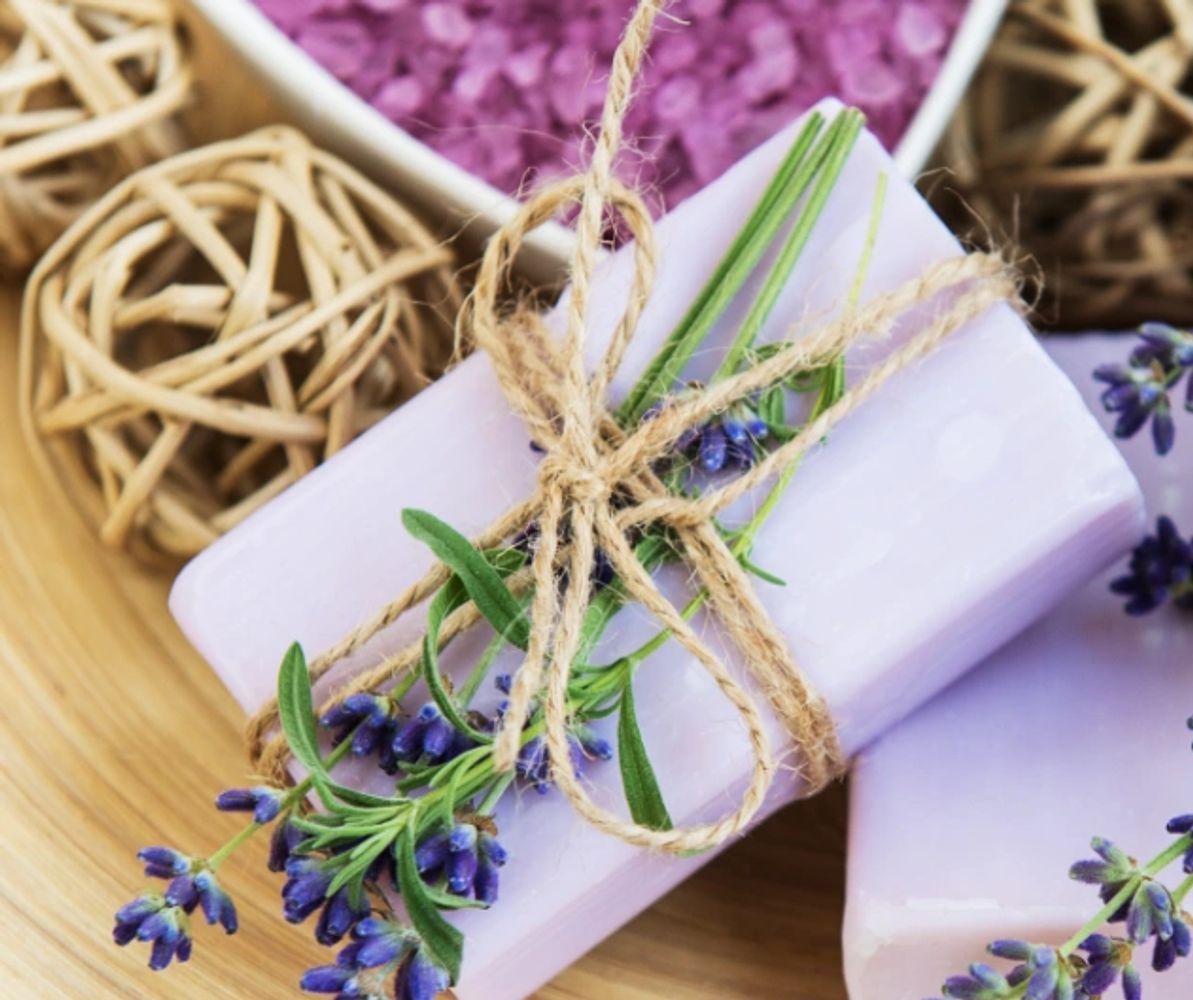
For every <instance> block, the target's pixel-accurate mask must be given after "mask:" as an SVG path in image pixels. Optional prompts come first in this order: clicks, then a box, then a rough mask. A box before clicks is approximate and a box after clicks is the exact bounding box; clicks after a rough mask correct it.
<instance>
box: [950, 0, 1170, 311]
mask: <svg viewBox="0 0 1193 1000" xmlns="http://www.w3.org/2000/svg"><path fill="white" fill-rule="evenodd" d="M1191 74H1193V3H1189V2H1188V0H1180V2H1173V0H1018V2H1016V3H1014V4H1012V6H1011V8H1010V12H1009V14H1008V17H1007V20H1006V22H1005V23H1004V25H1003V28H1002V30H1001V32H1000V34H999V36H998V38H997V40H996V42H995V44H994V46H993V48H992V49H991V51H990V53H989V56H988V58H987V59H986V62H985V65H984V66H983V68H982V70H981V72H980V73H979V74H978V77H977V78H976V80H975V82H974V85H973V86H972V87H971V89H970V91H969V94H968V96H967V98H966V100H965V102H964V105H963V107H962V109H961V111H960V113H959V115H958V116H957V119H956V121H955V122H954V126H953V128H952V130H951V133H950V136H949V138H948V140H947V142H946V145H945V147H944V163H945V165H946V166H947V167H949V168H951V169H950V171H948V173H947V174H946V177H947V180H946V183H945V184H944V185H942V186H941V190H942V192H943V191H947V189H948V188H949V187H959V188H960V193H961V194H962V195H963V201H964V204H963V205H959V203H958V200H957V199H956V198H953V197H945V196H942V197H941V198H940V199H939V200H938V204H939V206H940V207H941V209H942V211H943V212H944V213H945V214H946V215H949V216H950V218H951V220H952V221H953V222H954V223H955V224H957V225H964V224H965V222H966V221H968V222H971V223H972V219H973V215H972V213H973V212H976V214H977V215H978V217H979V218H981V219H983V220H984V222H985V223H986V224H987V225H990V226H993V227H996V228H997V230H998V233H997V235H998V236H1000V237H1009V238H1010V239H1012V240H1017V241H1018V242H1019V243H1020V244H1021V245H1022V246H1023V247H1024V249H1025V250H1027V251H1028V252H1029V253H1030V254H1031V255H1032V256H1034V257H1035V258H1036V259H1037V261H1038V263H1039V264H1040V266H1041V267H1042V269H1043V272H1044V275H1045V283H1044V289H1043V291H1044V298H1043V301H1042V308H1041V314H1042V315H1043V317H1044V319H1045V320H1047V321H1051V322H1052V323H1054V324H1056V325H1058V326H1062V327H1066V328H1072V329H1083V328H1089V327H1090V326H1099V325H1100V326H1104V327H1120V326H1122V327H1125V326H1131V325H1134V324H1136V323H1138V322H1141V321H1143V320H1147V319H1165V320H1168V321H1170V322H1183V323H1193V97H1191V96H1190V83H1191V80H1193V75H1191Z"/></svg>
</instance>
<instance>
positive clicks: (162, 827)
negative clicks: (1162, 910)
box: [0, 32, 845, 1000]
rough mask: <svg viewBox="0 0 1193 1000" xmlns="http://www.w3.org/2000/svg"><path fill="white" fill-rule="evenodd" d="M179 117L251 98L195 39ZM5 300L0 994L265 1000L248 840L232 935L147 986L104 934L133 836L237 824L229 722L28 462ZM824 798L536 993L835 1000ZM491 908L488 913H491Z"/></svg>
mask: <svg viewBox="0 0 1193 1000" xmlns="http://www.w3.org/2000/svg"><path fill="white" fill-rule="evenodd" d="M200 41H201V42H203V44H201V45H200V51H201V54H202V55H203V64H202V68H201V79H202V89H201V92H200V96H199V98H198V100H197V102H196V105H195V108H194V111H193V114H192V126H193V127H194V128H195V129H196V131H197V132H198V133H199V134H201V135H203V136H205V137H215V136H220V135H228V134H232V133H233V132H235V131H238V130H240V129H242V128H243V127H245V126H246V125H251V124H253V123H254V122H262V121H265V120H268V119H269V117H270V106H269V101H268V96H267V95H266V94H265V92H264V91H262V90H261V89H260V88H259V87H257V86H255V85H253V84H252V82H251V81H247V80H246V79H244V78H243V77H242V76H241V75H240V74H239V73H238V72H237V71H236V69H235V67H234V66H232V65H231V64H229V63H227V62H226V61H225V59H224V58H223V57H221V54H220V52H219V49H218V47H213V46H211V45H209V44H207V43H206V41H205V40H204V39H203V38H202V33H201V32H200ZM19 295H20V289H19V288H17V287H15V286H12V287H8V288H2V289H0V996H3V997H5V998H9V1000H41V998H57V997H67V998H72V1000H74V998H78V1000H83V998H96V997H102V998H107V997H113V998H116V997H119V998H130V1000H131V998H184V1000H189V998H200V997H203V998H263V1000H269V998H274V997H278V998H282V997H292V996H297V995H299V993H298V990H297V979H298V975H299V973H300V971H301V970H302V969H303V968H305V967H307V966H309V965H312V964H318V963H320V962H323V961H326V960H327V952H326V950H325V949H322V948H319V947H318V946H317V945H315V943H314V942H313V940H312V938H311V927H310V926H309V925H308V926H304V927H298V928H295V927H291V926H290V925H288V924H286V923H285V922H284V921H283V920H282V919H281V907H280V901H279V896H278V892H279V889H280V881H279V879H278V877H276V876H273V875H270V874H269V873H268V872H267V871H266V870H265V868H264V849H265V845H264V843H261V844H253V845H250V846H249V847H248V848H247V849H245V850H244V851H242V852H241V853H240V854H239V855H238V856H236V857H234V858H233V859H232V860H231V861H230V862H229V863H228V865H227V866H226V868H225V869H224V871H226V873H227V876H226V879H225V884H227V885H228V886H229V888H230V889H231V891H232V892H233V894H234V896H235V898H236V901H237V904H238V906H239V908H240V910H241V918H242V919H241V923H242V927H241V931H240V933H238V934H237V935H236V936H234V937H232V938H225V937H224V936H223V934H222V933H220V932H219V931H218V929H212V928H209V927H207V926H206V925H205V924H204V925H202V926H198V927H197V929H196V946H195V955H194V957H193V959H192V960H191V962H190V963H189V964H188V965H185V966H181V967H177V968H172V969H170V970H169V971H168V972H166V973H163V974H154V973H151V972H149V970H148V969H147V968H146V967H145V961H146V952H145V949H144V948H143V947H140V946H136V945H133V946H130V947H129V948H126V949H118V948H116V947H114V946H113V945H112V944H111V941H110V931H111V916H112V913H113V912H114V911H115V909H116V908H117V907H118V906H120V905H121V904H122V903H124V902H125V901H127V900H128V899H130V898H132V896H134V895H135V894H136V893H137V892H139V891H140V889H141V887H142V885H143V884H144V882H145V880H144V878H143V877H142V875H141V873H140V870H139V866H138V864H137V862H136V860H135V858H134V857H133V855H134V852H135V851H136V850H137V849H138V848H139V847H141V846H144V845H146V844H156V843H164V844H169V845H175V846H178V847H180V848H182V849H191V850H194V851H196V852H205V851H210V850H212V849H213V848H214V847H215V846H217V845H218V844H219V843H221V842H222V841H223V840H224V839H225V838H226V837H227V836H228V835H229V833H230V832H232V831H233V830H235V829H236V828H237V826H238V824H237V822H236V820H234V819H230V818H229V817H226V816H222V815H221V814H219V813H216V812H215V811H214V810H213V809H212V806H211V803H212V798H213V796H214V794H215V793H216V792H217V791H218V790H219V789H220V788H223V787H226V786H227V785H229V784H234V783H237V782H238V781H240V780H241V779H242V778H243V776H244V768H245V761H244V757H243V753H242V749H241V727H242V724H243V721H244V720H243V716H242V714H241V712H240V710H239V709H238V708H237V707H236V705H235V704H234V703H233V702H232V699H231V698H230V697H229V696H228V695H227V693H226V692H225V691H224V689H223V687H222V685H221V684H220V683H219V681H218V680H217V679H216V677H215V675H214V674H213V673H211V671H210V670H209V669H208V668H207V666H206V665H205V664H204V663H203V662H202V660H201V659H200V658H199V656H198V655H197V654H196V653H195V652H194V651H193V650H192V649H191V647H190V646H189V644H188V643H187V642H186V640H185V639H184V638H183V637H182V635H181V634H180V633H179V632H178V630H177V629H176V628H175V626H174V624H173V621H172V619H171V618H170V616H169V614H168V612H167V610H166V594H167V591H168V588H169V584H170V575H169V574H165V573H157V572H151V571H149V570H146V569H144V568H142V567H140V566H139V565H137V564H136V563H134V562H132V561H131V560H130V559H128V558H127V557H125V556H122V555H119V554H117V553H113V552H110V551H107V550H105V549H104V548H103V547H102V546H101V545H100V544H99V542H98V541H97V540H96V538H95V537H94V535H93V534H92V532H91V530H90V529H89V528H88V527H87V526H86V525H85V524H84V522H83V520H82V518H81V517H80V516H79V515H78V513H77V512H76V510H75V508H74V506H73V505H72V503H71V502H70V500H69V498H68V497H66V496H65V495H64V494H63V492H62V490H61V488H60V487H58V485H57V484H56V483H54V482H52V481H50V480H48V479H47V478H46V476H45V475H44V473H42V471H41V470H39V469H38V468H37V467H35V465H34V463H33V459H32V458H31V456H30V454H29V452H28V451H27V449H26V447H25V445H24V443H23V441H22V438H21V435H20V432H19V430H18V427H17V422H16V401H15V386H16V318H17V311H18V305H19ZM844 811H845V810H844V794H843V790H842V789H840V788H837V789H834V790H833V791H832V792H830V793H828V794H827V795H825V796H822V797H821V798H820V799H819V800H817V801H815V802H811V803H806V804H803V805H801V806H798V807H795V808H792V809H789V810H787V811H786V812H784V813H781V814H780V815H778V816H776V817H775V818H773V819H772V820H771V821H769V822H768V823H766V824H765V825H764V826H763V827H762V828H761V829H760V830H758V831H757V832H756V833H754V834H753V835H752V836H750V837H749V838H747V839H746V840H745V841H743V842H742V843H740V844H737V845H735V846H734V847H732V848H731V849H730V850H729V851H727V852H726V853H725V854H724V855H722V856H721V857H720V858H719V859H717V860H716V861H714V862H713V863H712V864H710V865H709V866H708V867H707V868H705V869H704V870H703V871H702V872H701V873H700V874H698V875H697V876H695V877H694V878H692V879H690V880H689V881H688V882H687V883H685V884H684V885H682V886H681V887H680V888H678V889H677V890H675V891H674V892H673V893H671V894H670V895H669V896H667V897H666V898H665V899H663V900H661V901H660V902H659V903H658V904H657V905H656V906H654V907H653V908H652V909H651V910H650V911H648V912H647V913H645V914H643V915H642V916H641V917H639V918H638V919H637V920H635V921H634V922H633V923H631V924H630V925H629V926H627V927H626V928H624V929H623V930H622V931H621V932H620V933H618V934H616V935H615V936H614V937H613V938H611V939H610V940H608V941H606V942H604V943H603V944H601V945H600V946H599V947H597V948H596V949H595V950H594V951H593V952H592V953H590V954H589V955H588V956H587V957H586V958H584V959H583V960H582V961H581V962H579V963H578V964H577V965H576V966H575V967H573V968H571V969H569V970H568V971H567V972H565V973H564V974H563V975H562V976H560V977H559V978H558V979H557V980H556V981H555V982H554V983H552V984H551V985H549V986H548V987H546V988H545V989H544V990H543V991H542V992H541V994H540V996H541V997H543V998H547V1000H564V998H571V1000H610V998H612V1000H622V998H624V1000H648V998H667V1000H688V998H692V1000H695V998H710V1000H711V998H714V997H716V998H739V997H741V998H745V997H750V998H791V1000H843V998H844V997H845V990H844V987H843V985H842V983H841V974H840V951H839V927H840V920H841V906H842V889H843V871H844V856H843V851H844V846H843V845H844ZM492 918H493V919H495V920H500V919H501V916H500V908H498V909H497V910H495V911H494V913H493V915H492Z"/></svg>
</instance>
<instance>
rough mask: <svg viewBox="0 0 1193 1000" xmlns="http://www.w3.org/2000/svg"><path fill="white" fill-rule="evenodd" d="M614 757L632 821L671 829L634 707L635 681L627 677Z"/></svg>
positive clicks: (657, 828)
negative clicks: (619, 767) (619, 769)
mask: <svg viewBox="0 0 1193 1000" xmlns="http://www.w3.org/2000/svg"><path fill="white" fill-rule="evenodd" d="M617 759H618V763H619V764H620V765H621V783H622V787H623V788H624V789H625V798H626V804H627V805H629V807H630V815H631V816H633V817H634V822H636V823H641V824H642V825H643V826H648V827H650V828H651V829H652V830H670V829H671V827H672V823H671V816H670V815H669V814H668V812H667V807H666V805H664V804H663V794H662V792H660V791H659V782H658V779H657V778H656V777H655V773H654V768H653V767H652V766H651V763H650V757H649V756H647V753H646V744H645V743H643V742H642V730H641V729H639V728H638V714H637V712H636V711H635V709H634V685H633V681H630V682H628V683H627V684H626V686H625V692H624V693H623V694H622V696H621V717H620V718H619V719H618V720H617Z"/></svg>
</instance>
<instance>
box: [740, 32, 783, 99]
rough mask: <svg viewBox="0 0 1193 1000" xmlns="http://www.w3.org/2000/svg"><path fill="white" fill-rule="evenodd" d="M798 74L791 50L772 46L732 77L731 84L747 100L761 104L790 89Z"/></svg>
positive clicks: (780, 46)
mask: <svg viewBox="0 0 1193 1000" xmlns="http://www.w3.org/2000/svg"><path fill="white" fill-rule="evenodd" d="M798 73H799V56H798V55H797V54H796V51H795V47H794V46H793V45H791V44H786V45H776V46H773V47H771V48H768V49H767V50H766V51H765V52H761V53H759V54H758V56H757V57H756V58H755V59H754V60H752V61H751V62H748V63H746V65H745V66H743V67H742V69H741V70H740V71H739V72H738V73H737V74H736V75H735V76H734V77H733V83H734V85H735V86H736V87H737V88H738V89H739V90H740V92H741V93H742V94H744V95H745V96H746V97H747V98H748V99H749V100H750V101H752V102H755V103H761V102H763V101H765V100H766V99H767V98H770V97H774V96H776V95H778V94H781V93H782V92H783V91H784V90H786V89H787V88H788V87H790V86H791V85H792V84H793V83H794V82H795V77H796V74H798Z"/></svg>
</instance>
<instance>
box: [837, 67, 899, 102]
mask: <svg viewBox="0 0 1193 1000" xmlns="http://www.w3.org/2000/svg"><path fill="white" fill-rule="evenodd" d="M903 92H904V81H903V80H902V79H901V78H900V77H899V75H898V74H897V73H896V72H895V71H894V70H893V69H891V68H890V67H889V66H887V65H885V64H883V63H873V64H871V65H869V66H856V67H850V69H849V70H848V71H846V72H845V73H844V74H843V75H842V77H841V98H842V100H845V101H848V102H850V103H851V104H871V105H876V106H879V107H881V106H883V105H887V104H894V103H895V102H896V101H897V100H898V99H899V98H900V97H901V96H902V95H903Z"/></svg>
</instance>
